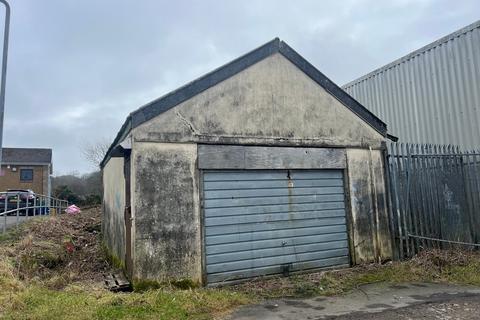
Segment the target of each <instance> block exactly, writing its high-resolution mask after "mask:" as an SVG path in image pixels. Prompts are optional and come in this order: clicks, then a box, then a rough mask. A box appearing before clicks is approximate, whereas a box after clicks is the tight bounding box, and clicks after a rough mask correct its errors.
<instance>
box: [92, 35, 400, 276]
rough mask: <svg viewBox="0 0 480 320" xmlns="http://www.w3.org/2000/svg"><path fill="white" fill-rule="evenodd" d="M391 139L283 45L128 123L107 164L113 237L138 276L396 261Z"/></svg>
mask: <svg viewBox="0 0 480 320" xmlns="http://www.w3.org/2000/svg"><path fill="white" fill-rule="evenodd" d="M386 136H387V127H386V125H385V123H383V122H382V121H381V120H379V119H378V118H377V117H375V116H374V115H373V114H372V113H370V112H369V111H368V110H367V109H365V108H364V107H363V106H362V105H361V104H359V103H358V102H357V101H355V100H354V99H352V98H351V97H350V96H349V95H348V94H346V93H345V92H344V91H343V90H342V89H340V88H339V87H338V86H337V85H335V84H334V83H333V82H332V81H330V80H329V79H328V78H327V77H326V76H325V75H323V74H322V73H321V72H320V71H318V70H317V69H315V67H314V66H312V65H311V64H310V63H309V62H308V61H306V60H305V59H304V58H303V57H301V56H300V55H299V54H298V53H297V52H295V51H294V50H293V49H292V48H291V47H289V46H288V45H287V44H286V43H285V42H283V41H280V40H279V39H274V40H272V41H271V42H268V43H266V44H265V45H263V46H261V47H259V48H257V49H255V50H253V51H251V52H249V53H247V54H246V55H244V56H241V57H240V58H238V59H236V60H234V61H232V62H230V63H228V64H226V65H224V66H222V67H220V68H218V69H216V70H214V71H212V72H210V73H208V74H206V75H204V76H203V77H201V78H199V79H197V80H194V81H193V82H190V83H189V84H187V85H185V86H183V87H181V88H179V89H177V90H175V91H173V92H171V93H169V94H167V95H165V96H163V97H161V98H159V99H157V100H155V101H152V102H150V103H148V104H147V105H145V106H143V107H141V108H140V109H138V110H136V111H134V112H132V113H131V114H130V115H129V116H128V117H127V119H126V121H125V123H124V124H123V126H122V127H121V129H120V131H119V133H118V135H117V137H116V138H115V140H114V141H113V143H112V145H111V147H110V149H109V151H108V153H107V155H106V156H105V158H104V160H103V161H102V163H101V167H102V170H103V185H104V202H103V226H102V228H103V232H102V234H103V236H104V239H103V240H104V242H105V245H106V246H107V248H109V250H110V251H111V254H112V255H114V256H116V257H117V258H118V259H119V260H120V261H122V262H123V264H124V266H125V268H126V270H127V273H128V274H129V276H130V277H131V278H132V279H133V281H136V280H139V279H150V280H156V281H169V280H172V279H189V280H192V281H195V282H197V283H201V284H203V285H216V284H219V283H225V282H231V281H240V280H243V279H248V278H252V277H257V276H264V275H271V274H278V273H292V272H304V271H310V270H317V269H321V268H338V267H346V266H350V265H352V264H356V263H361V262H365V261H372V260H385V259H390V258H391V254H392V250H391V239H390V231H389V218H388V210H387V200H386V191H385V181H384V170H385V166H384V155H385V154H384V151H385V140H386Z"/></svg>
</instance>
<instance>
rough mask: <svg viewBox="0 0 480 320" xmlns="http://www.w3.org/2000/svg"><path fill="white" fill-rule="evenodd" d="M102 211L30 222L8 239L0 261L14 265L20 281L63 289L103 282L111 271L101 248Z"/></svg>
mask: <svg viewBox="0 0 480 320" xmlns="http://www.w3.org/2000/svg"><path fill="white" fill-rule="evenodd" d="M100 225H101V221H100V208H98V207H94V208H89V209H87V210H83V211H82V212H81V213H80V214H77V215H59V216H49V217H44V218H39V219H35V220H32V221H29V222H28V223H26V224H25V225H24V226H22V232H18V233H17V237H15V238H13V239H4V240H3V241H2V247H1V249H0V257H1V258H2V259H8V260H10V261H11V262H13V263H12V264H13V266H14V270H13V272H14V273H15V275H16V277H17V278H18V279H20V280H22V281H25V282H27V283H28V282H31V281H42V282H43V283H44V284H45V285H46V286H47V287H49V288H54V289H61V288H64V287H65V286H67V285H68V284H71V283H74V282H93V283H101V282H102V273H103V272H106V271H109V270H110V269H111V268H110V266H109V264H108V262H107V261H106V258H105V254H104V253H103V252H102V249H101V246H100Z"/></svg>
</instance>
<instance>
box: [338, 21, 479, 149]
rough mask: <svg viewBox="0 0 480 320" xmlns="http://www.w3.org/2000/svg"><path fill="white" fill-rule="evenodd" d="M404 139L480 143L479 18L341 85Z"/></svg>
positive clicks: (467, 145) (465, 144) (474, 145)
mask: <svg viewBox="0 0 480 320" xmlns="http://www.w3.org/2000/svg"><path fill="white" fill-rule="evenodd" d="M343 89H344V90H345V91H347V92H348V93H349V94H350V95H351V96H353V97H354V98H355V99H356V100H357V101H359V102H360V103H361V104H363V105H364V106H366V107H367V108H368V109H369V110H370V111H372V112H373V113H374V114H375V115H377V116H378V117H379V118H380V119H382V120H383V121H385V122H386V123H387V124H388V128H389V132H390V133H391V134H393V135H396V136H398V137H399V138H400V141H402V142H416V143H436V144H454V145H459V146H461V147H463V148H464V149H470V148H478V147H479V146H480V125H479V123H480V21H477V22H475V23H473V24H471V25H469V26H467V27H465V28H463V29H461V30H458V31H456V32H454V33H452V34H450V35H448V36H446V37H443V38H441V39H439V40H437V41H435V42H433V43H431V44H429V45H427V46H425V47H423V48H421V49H419V50H416V51H414V52H412V53H410V54H408V55H406V56H405V57H403V58H400V59H398V60H396V61H394V62H392V63H390V64H387V65H386V66H384V67H382V68H379V69H377V70H375V71H373V72H371V73H369V74H367V75H365V76H363V77H361V78H359V79H357V80H354V81H352V82H350V83H348V84H346V85H344V86H343Z"/></svg>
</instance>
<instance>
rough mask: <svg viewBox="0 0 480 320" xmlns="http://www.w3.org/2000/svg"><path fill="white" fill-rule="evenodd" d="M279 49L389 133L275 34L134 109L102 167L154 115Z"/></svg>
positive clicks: (313, 78)
mask: <svg viewBox="0 0 480 320" xmlns="http://www.w3.org/2000/svg"><path fill="white" fill-rule="evenodd" d="M276 53H280V54H281V55H282V56H283V57H285V58H286V59H287V60H289V61H290V62H291V63H292V64H294V65H295V66H296V67H297V68H298V69H300V70H301V71H302V72H303V73H305V74H306V75H307V76H308V77H310V78H311V79H312V80H313V81H315V82H316V83H317V84H318V85H319V86H321V87H322V88H324V89H325V90H326V91H327V92H329V93H330V94H331V95H332V96H333V97H334V98H336V99H337V100H338V101H339V102H340V103H342V104H343V105H344V106H345V107H346V108H348V109H350V110H351V111H352V112H353V113H355V114H356V115H357V116H358V117H359V118H361V119H362V120H363V121H365V122H366V123H367V124H369V125H370V126H371V127H372V128H373V129H374V130H376V131H378V132H379V133H381V134H382V135H386V132H387V126H386V124H385V123H384V122H383V121H382V120H380V119H379V118H378V117H376V116H375V115H374V114H373V113H371V112H370V111H369V110H368V109H367V108H365V107H364V106H363V105H361V104H360V103H359V102H358V101H356V100H355V99H354V98H352V97H351V96H350V95H349V94H348V93H346V92H345V91H343V90H342V89H341V88H340V87H339V86H338V85H336V84H335V83H334V82H333V81H331V80H330V79H329V78H327V77H326V76H325V75H324V74H323V73H322V72H320V71H319V70H318V69H317V68H315V66H313V65H312V64H311V63H310V62H308V61H307V60H306V59H305V58H303V57H302V56H301V55H300V54H299V53H297V52H296V51H295V50H294V49H292V48H291V47H290V46H289V45H288V44H287V43H286V42H284V41H281V40H280V39H279V38H274V39H273V40H271V41H269V42H267V43H265V44H264V45H262V46H260V47H258V48H256V49H254V50H252V51H249V52H248V53H246V54H244V55H242V56H240V57H238V58H236V59H234V60H232V61H230V62H229V63H226V64H224V65H222V66H220V67H218V68H216V69H214V70H212V71H210V72H209V73H207V74H205V75H203V76H201V77H199V78H197V79H195V80H193V81H190V82H188V83H187V84H185V85H183V86H181V87H180V88H178V89H176V90H173V91H171V92H169V93H167V94H165V95H163V96H162V97H160V98H158V99H155V100H153V101H151V102H149V103H147V104H146V105H144V106H142V107H140V108H139V109H137V110H135V111H133V112H131V113H130V114H129V115H128V117H127V119H126V120H125V122H124V124H123V125H122V127H121V128H120V131H119V132H118V134H117V136H116V137H115V140H114V141H113V143H112V145H111V146H110V148H109V149H108V151H107V154H106V155H105V158H104V159H103V160H102V162H101V167H103V166H104V165H105V163H106V161H107V160H108V159H109V157H110V154H111V152H112V151H113V150H114V149H115V147H116V146H117V145H118V144H119V143H120V142H121V141H122V140H123V139H125V137H127V136H128V134H129V132H130V131H131V130H132V129H133V128H135V127H137V126H139V125H141V124H142V123H144V122H146V121H148V120H150V119H153V118H154V117H156V116H158V115H160V114H161V113H163V112H165V111H167V110H169V109H171V108H173V107H175V106H177V105H179V104H180V103H182V102H184V101H186V100H188V99H190V98H192V97H194V96H196V95H198V94H200V93H201V92H203V91H205V90H207V89H209V88H211V87H213V86H215V85H217V84H218V83H220V82H222V81H224V80H226V79H229V78H231V77H232V76H234V75H236V74H238V73H239V72H241V71H243V70H245V69H247V68H249V67H250V66H252V65H254V64H256V63H257V62H259V61H262V60H263V59H265V58H267V57H269V56H271V55H273V54H276Z"/></svg>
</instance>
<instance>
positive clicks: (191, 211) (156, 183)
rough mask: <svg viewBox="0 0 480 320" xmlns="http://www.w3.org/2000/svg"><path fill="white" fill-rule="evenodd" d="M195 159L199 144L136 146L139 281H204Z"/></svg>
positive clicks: (136, 263)
mask: <svg viewBox="0 0 480 320" xmlns="http://www.w3.org/2000/svg"><path fill="white" fill-rule="evenodd" d="M196 159H197V146H196V145H195V144H173V143H135V144H134V149H133V152H132V163H133V166H132V178H133V180H132V181H133V183H134V186H133V190H134V194H135V200H134V202H133V203H134V207H135V208H134V212H135V213H134V215H135V218H134V226H135V232H134V235H135V236H134V237H135V246H134V274H133V277H134V278H138V279H155V280H159V281H165V280H170V279H172V278H177V279H179V278H189V279H191V280H194V281H198V282H201V235H200V231H201V230H200V203H199V194H198V174H197V169H196Z"/></svg>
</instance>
